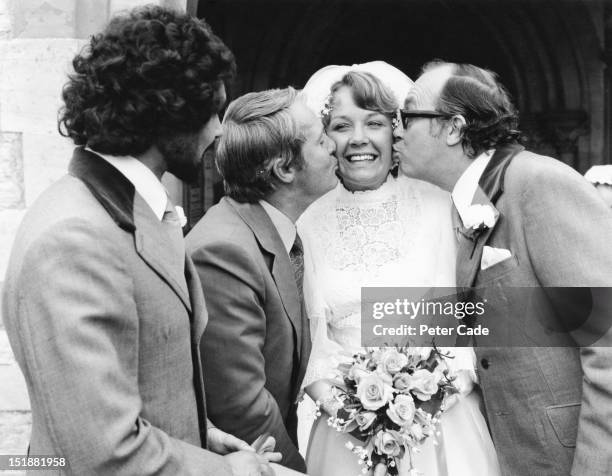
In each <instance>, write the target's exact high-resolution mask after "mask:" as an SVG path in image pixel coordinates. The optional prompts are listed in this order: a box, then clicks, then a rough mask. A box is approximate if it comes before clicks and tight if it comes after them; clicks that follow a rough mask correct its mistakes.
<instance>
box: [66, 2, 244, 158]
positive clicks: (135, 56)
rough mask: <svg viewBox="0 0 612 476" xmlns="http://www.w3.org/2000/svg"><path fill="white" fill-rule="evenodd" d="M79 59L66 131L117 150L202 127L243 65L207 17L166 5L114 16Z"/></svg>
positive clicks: (132, 150)
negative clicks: (225, 83)
mask: <svg viewBox="0 0 612 476" xmlns="http://www.w3.org/2000/svg"><path fill="white" fill-rule="evenodd" d="M72 64H73V67H74V71H75V72H74V74H71V75H70V76H69V81H68V83H67V84H66V85H65V86H64V88H63V91H62V97H63V100H64V106H63V107H62V109H61V110H60V113H59V119H58V128H59V131H60V134H62V135H63V136H66V137H70V138H72V140H73V141H74V143H75V144H77V145H85V144H87V145H88V146H89V147H92V148H93V149H95V150H96V151H98V152H101V153H106V154H113V155H136V154H139V153H142V152H144V151H145V150H147V149H148V148H149V147H151V146H152V145H154V144H155V143H156V141H157V140H158V139H159V138H160V137H171V136H172V135H174V134H177V133H195V132H197V131H199V130H200V129H201V128H202V127H203V126H204V124H205V123H206V122H207V121H208V120H209V119H210V117H211V116H212V115H213V114H216V113H217V112H218V109H219V107H220V105H219V104H218V98H217V97H216V92H217V90H218V89H219V87H220V85H221V84H222V83H223V81H228V80H229V79H231V78H232V77H233V75H234V74H235V69H236V65H235V61H234V56H233V54H232V52H231V51H230V50H229V49H228V48H227V46H225V44H224V43H223V42H222V41H221V40H220V39H219V38H218V37H217V36H215V35H214V33H213V32H212V30H211V29H210V27H209V26H208V25H207V24H206V23H205V22H204V21H203V20H199V19H197V18H195V17H192V16H189V15H187V14H184V13H179V12H176V11H172V10H169V9H166V8H162V7H159V6H146V7H141V8H136V9H134V10H131V11H130V12H128V13H126V14H124V15H119V16H116V17H114V18H113V19H112V20H111V22H110V23H109V25H108V26H107V27H106V29H105V30H104V31H103V32H102V33H100V34H98V35H95V36H93V37H92V38H91V40H90V42H89V44H88V45H87V46H85V48H84V49H83V50H82V51H81V52H80V53H79V54H78V55H77V56H76V57H75V58H74V60H73V61H72Z"/></svg>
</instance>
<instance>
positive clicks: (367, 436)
mask: <svg viewBox="0 0 612 476" xmlns="http://www.w3.org/2000/svg"><path fill="white" fill-rule="evenodd" d="M447 357H448V356H446V355H444V354H442V353H441V352H440V351H439V350H438V349H436V348H433V349H432V348H411V347H404V348H386V349H377V350H368V351H364V352H363V353H359V354H356V355H354V356H353V359H352V362H349V363H343V364H340V365H339V366H338V372H339V377H341V380H342V381H343V383H344V384H343V385H341V384H337V385H334V399H335V402H334V403H335V406H336V407H339V410H338V412H337V413H336V416H335V417H330V418H329V420H328V423H329V424H330V425H331V426H333V427H334V428H335V429H336V430H338V431H340V432H343V433H351V434H352V435H353V436H355V437H357V438H358V439H360V440H361V441H363V442H364V444H363V445H362V446H358V445H353V444H352V443H350V442H349V443H347V447H348V449H350V450H351V451H353V453H355V454H356V455H357V456H358V457H359V460H360V464H363V465H364V468H363V470H362V472H363V473H364V474H366V473H368V472H369V471H370V470H371V468H373V467H375V466H376V465H377V464H379V463H383V464H385V465H386V467H387V473H388V474H390V475H397V474H398V462H399V461H400V460H402V464H403V465H406V464H407V465H409V469H410V471H416V470H415V468H413V467H412V463H411V455H410V453H411V452H418V451H419V450H418V446H419V445H420V444H421V443H423V442H424V441H425V440H426V439H427V438H433V439H434V444H435V438H436V425H437V423H438V421H439V418H440V416H441V413H442V411H443V410H444V398H445V397H446V396H450V395H452V394H455V393H458V390H457V389H456V387H455V386H454V384H453V380H454V376H452V375H451V374H450V372H449V370H448V367H447V365H446V362H445V359H446V358H447ZM317 415H320V412H318V413H317ZM410 474H413V472H411V473H410Z"/></svg>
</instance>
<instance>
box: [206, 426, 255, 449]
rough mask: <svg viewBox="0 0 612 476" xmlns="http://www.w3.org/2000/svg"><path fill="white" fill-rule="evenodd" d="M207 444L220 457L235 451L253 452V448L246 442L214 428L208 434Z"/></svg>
mask: <svg viewBox="0 0 612 476" xmlns="http://www.w3.org/2000/svg"><path fill="white" fill-rule="evenodd" d="M206 443H207V446H208V449H209V450H210V451H212V452H214V453H218V454H220V455H226V454H229V453H233V452H235V451H253V448H251V446H250V445H249V444H248V443H247V442H246V441H242V440H241V439H240V438H237V437H235V436H234V435H230V434H229V433H226V432H224V431H222V430H219V428H214V427H213V428H209V429H208V431H207V432H206Z"/></svg>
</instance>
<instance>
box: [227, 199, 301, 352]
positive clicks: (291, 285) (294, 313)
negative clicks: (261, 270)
mask: <svg viewBox="0 0 612 476" xmlns="http://www.w3.org/2000/svg"><path fill="white" fill-rule="evenodd" d="M224 200H227V202H228V203H229V205H230V206H231V207H232V208H234V210H236V212H237V213H238V215H240V217H241V218H242V220H244V222H245V223H246V224H247V225H248V227H249V228H250V229H251V230H252V231H253V234H254V235H255V238H256V239H257V241H258V242H259V244H260V246H261V247H262V248H263V249H264V250H265V251H267V252H268V253H270V254H271V255H272V257H273V259H272V270H271V273H272V277H273V279H274V283H275V284H276V287H277V289H278V293H279V295H280V298H281V301H282V303H283V307H284V309H285V312H286V313H287V315H288V316H289V320H290V321H291V324H292V325H293V329H294V330H295V333H296V336H297V349H298V358H299V357H300V356H301V353H302V350H301V347H302V346H301V342H302V339H303V329H302V316H301V315H302V313H301V307H300V302H299V294H298V289H297V284H296V282H295V275H294V274H293V267H292V266H291V261H290V260H289V255H288V254H287V250H286V249H285V247H284V245H283V242H282V240H281V238H280V236H279V234H278V232H277V231H276V228H275V226H274V224H273V223H272V220H270V217H269V216H268V214H267V213H266V211H265V210H264V209H263V207H262V206H261V205H260V204H259V203H238V202H236V201H235V200H232V199H231V198H224Z"/></svg>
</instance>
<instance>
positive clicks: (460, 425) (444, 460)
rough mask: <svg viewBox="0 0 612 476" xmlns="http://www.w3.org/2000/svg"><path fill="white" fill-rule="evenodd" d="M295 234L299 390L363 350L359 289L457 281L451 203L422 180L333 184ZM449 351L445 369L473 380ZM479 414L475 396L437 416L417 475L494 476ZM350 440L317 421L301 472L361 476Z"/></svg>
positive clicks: (466, 352)
mask: <svg viewBox="0 0 612 476" xmlns="http://www.w3.org/2000/svg"><path fill="white" fill-rule="evenodd" d="M298 231H299V234H300V236H301V238H302V242H303V243H304V249H305V275H304V299H305V302H306V308H307V310H308V313H309V317H310V319H311V332H312V338H313V347H312V353H311V357H310V361H309V364H308V369H307V371H306V377H305V379H304V384H303V385H304V386H307V385H308V384H309V383H311V382H313V381H315V380H318V379H321V378H328V377H329V376H330V374H331V373H333V369H334V368H335V367H336V366H337V364H338V363H339V362H340V361H341V360H343V359H342V356H345V355H346V354H347V352H348V353H353V352H354V351H356V350H359V349H360V342H361V333H360V319H361V316H360V307H361V303H360V293H361V287H362V286H423V287H426V286H446V287H452V286H454V284H455V237H454V232H453V229H452V225H451V212H450V197H449V194H447V193H446V192H443V191H442V190H440V189H438V188H437V187H434V186H433V185H430V184H428V183H425V182H422V181H419V180H415V179H410V178H406V177H399V178H397V179H395V178H393V177H389V179H388V180H387V181H386V182H385V183H384V184H383V185H382V186H381V187H380V188H379V189H377V190H372V191H366V192H355V193H352V192H349V191H347V190H346V189H345V188H344V187H343V186H342V185H341V184H339V185H338V186H337V187H336V188H335V189H334V190H332V191H331V192H329V193H327V194H326V195H324V196H323V197H321V198H320V199H319V200H317V201H316V202H315V203H313V204H312V205H311V206H310V207H309V208H308V209H307V210H306V212H305V213H304V214H303V215H302V217H301V218H300V220H299V221H298ZM450 350H451V352H452V353H453V354H454V355H455V357H456V358H455V359H453V360H451V361H450V365H449V366H453V367H454V368H455V369H465V371H466V372H469V375H472V376H473V378H474V379H475V373H474V353H473V350H472V349H469V348H467V349H463V348H458V349H450ZM479 407H480V398H479V395H478V392H476V391H473V392H470V393H469V394H467V395H463V396H462V397H461V398H460V399H459V401H458V403H456V404H455V405H454V406H452V407H451V408H450V409H449V410H448V411H447V412H445V413H444V414H443V416H442V419H441V423H440V435H439V436H438V445H437V446H435V445H434V444H433V442H432V441H427V442H426V443H425V444H424V445H422V446H421V452H420V453H419V454H417V455H415V456H414V457H413V459H412V461H413V464H414V466H415V468H417V469H418V470H419V472H420V473H421V474H424V475H425V476H496V475H499V474H500V473H499V469H498V463H497V457H496V455H495V450H494V447H493V443H492V441H491V437H490V435H489V432H488V429H487V426H486V422H485V420H484V417H483V415H482V413H481V410H480V408H479ZM347 441H352V442H353V443H354V444H360V442H359V441H358V440H356V439H354V438H352V437H351V436H349V435H346V434H341V433H338V432H337V431H336V430H334V429H333V428H331V427H329V426H328V425H327V418H326V416H325V415H324V416H323V417H321V418H319V419H318V420H317V421H316V422H315V423H314V425H313V427H312V431H311V434H310V441H309V446H308V452H307V457H306V465H307V468H308V474H309V475H310V476H357V475H358V474H362V473H361V470H362V469H363V466H359V465H358V464H357V456H356V455H354V454H353V453H352V452H351V451H350V450H349V449H347V448H346V446H345V445H346V443H347ZM405 467H406V465H405V464H404V465H400V474H402V473H403V474H408V473H407V471H406V470H405ZM413 474H415V473H413ZM417 474H418V473H417Z"/></svg>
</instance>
